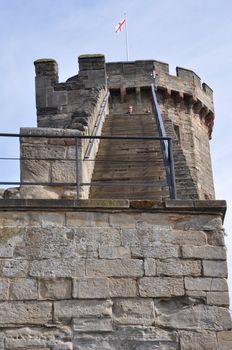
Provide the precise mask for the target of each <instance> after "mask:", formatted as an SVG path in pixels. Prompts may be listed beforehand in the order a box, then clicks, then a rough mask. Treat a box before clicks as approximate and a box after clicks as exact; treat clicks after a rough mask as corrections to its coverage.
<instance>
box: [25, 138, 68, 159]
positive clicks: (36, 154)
mask: <svg viewBox="0 0 232 350" xmlns="http://www.w3.org/2000/svg"><path fill="white" fill-rule="evenodd" d="M21 157H22V158H30V159H34V160H53V161H54V159H57V160H58V161H61V160H63V159H65V158H66V148H65V147H64V146H59V145H44V144H38V143H36V144H34V140H33V141H32V143H31V144H29V143H27V144H25V143H24V144H22V145H21Z"/></svg>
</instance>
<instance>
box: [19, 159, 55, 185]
mask: <svg viewBox="0 0 232 350" xmlns="http://www.w3.org/2000/svg"><path fill="white" fill-rule="evenodd" d="M50 174H51V164H50V162H49V161H45V160H21V178H22V181H23V182H44V183H48V182H50V181H51V179H50Z"/></svg>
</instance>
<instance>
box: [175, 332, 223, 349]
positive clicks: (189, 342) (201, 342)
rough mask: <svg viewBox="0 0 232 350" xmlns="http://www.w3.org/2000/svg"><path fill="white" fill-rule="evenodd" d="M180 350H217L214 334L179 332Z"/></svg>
mask: <svg viewBox="0 0 232 350" xmlns="http://www.w3.org/2000/svg"><path fill="white" fill-rule="evenodd" d="M179 334H180V346H181V350H218V347H217V337H216V333H215V332H200V333H198V332H187V331H180V332H179Z"/></svg>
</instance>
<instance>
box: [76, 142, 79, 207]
mask: <svg viewBox="0 0 232 350" xmlns="http://www.w3.org/2000/svg"><path fill="white" fill-rule="evenodd" d="M78 140H79V139H78V137H76V145H75V148H76V159H75V160H76V193H77V200H78V201H79V200H80V176H79V175H80V174H79V148H78Z"/></svg>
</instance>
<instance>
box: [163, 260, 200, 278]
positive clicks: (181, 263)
mask: <svg viewBox="0 0 232 350" xmlns="http://www.w3.org/2000/svg"><path fill="white" fill-rule="evenodd" d="M157 275H158V276H159V275H163V276H201V261H198V260H182V259H166V260H161V261H157Z"/></svg>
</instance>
